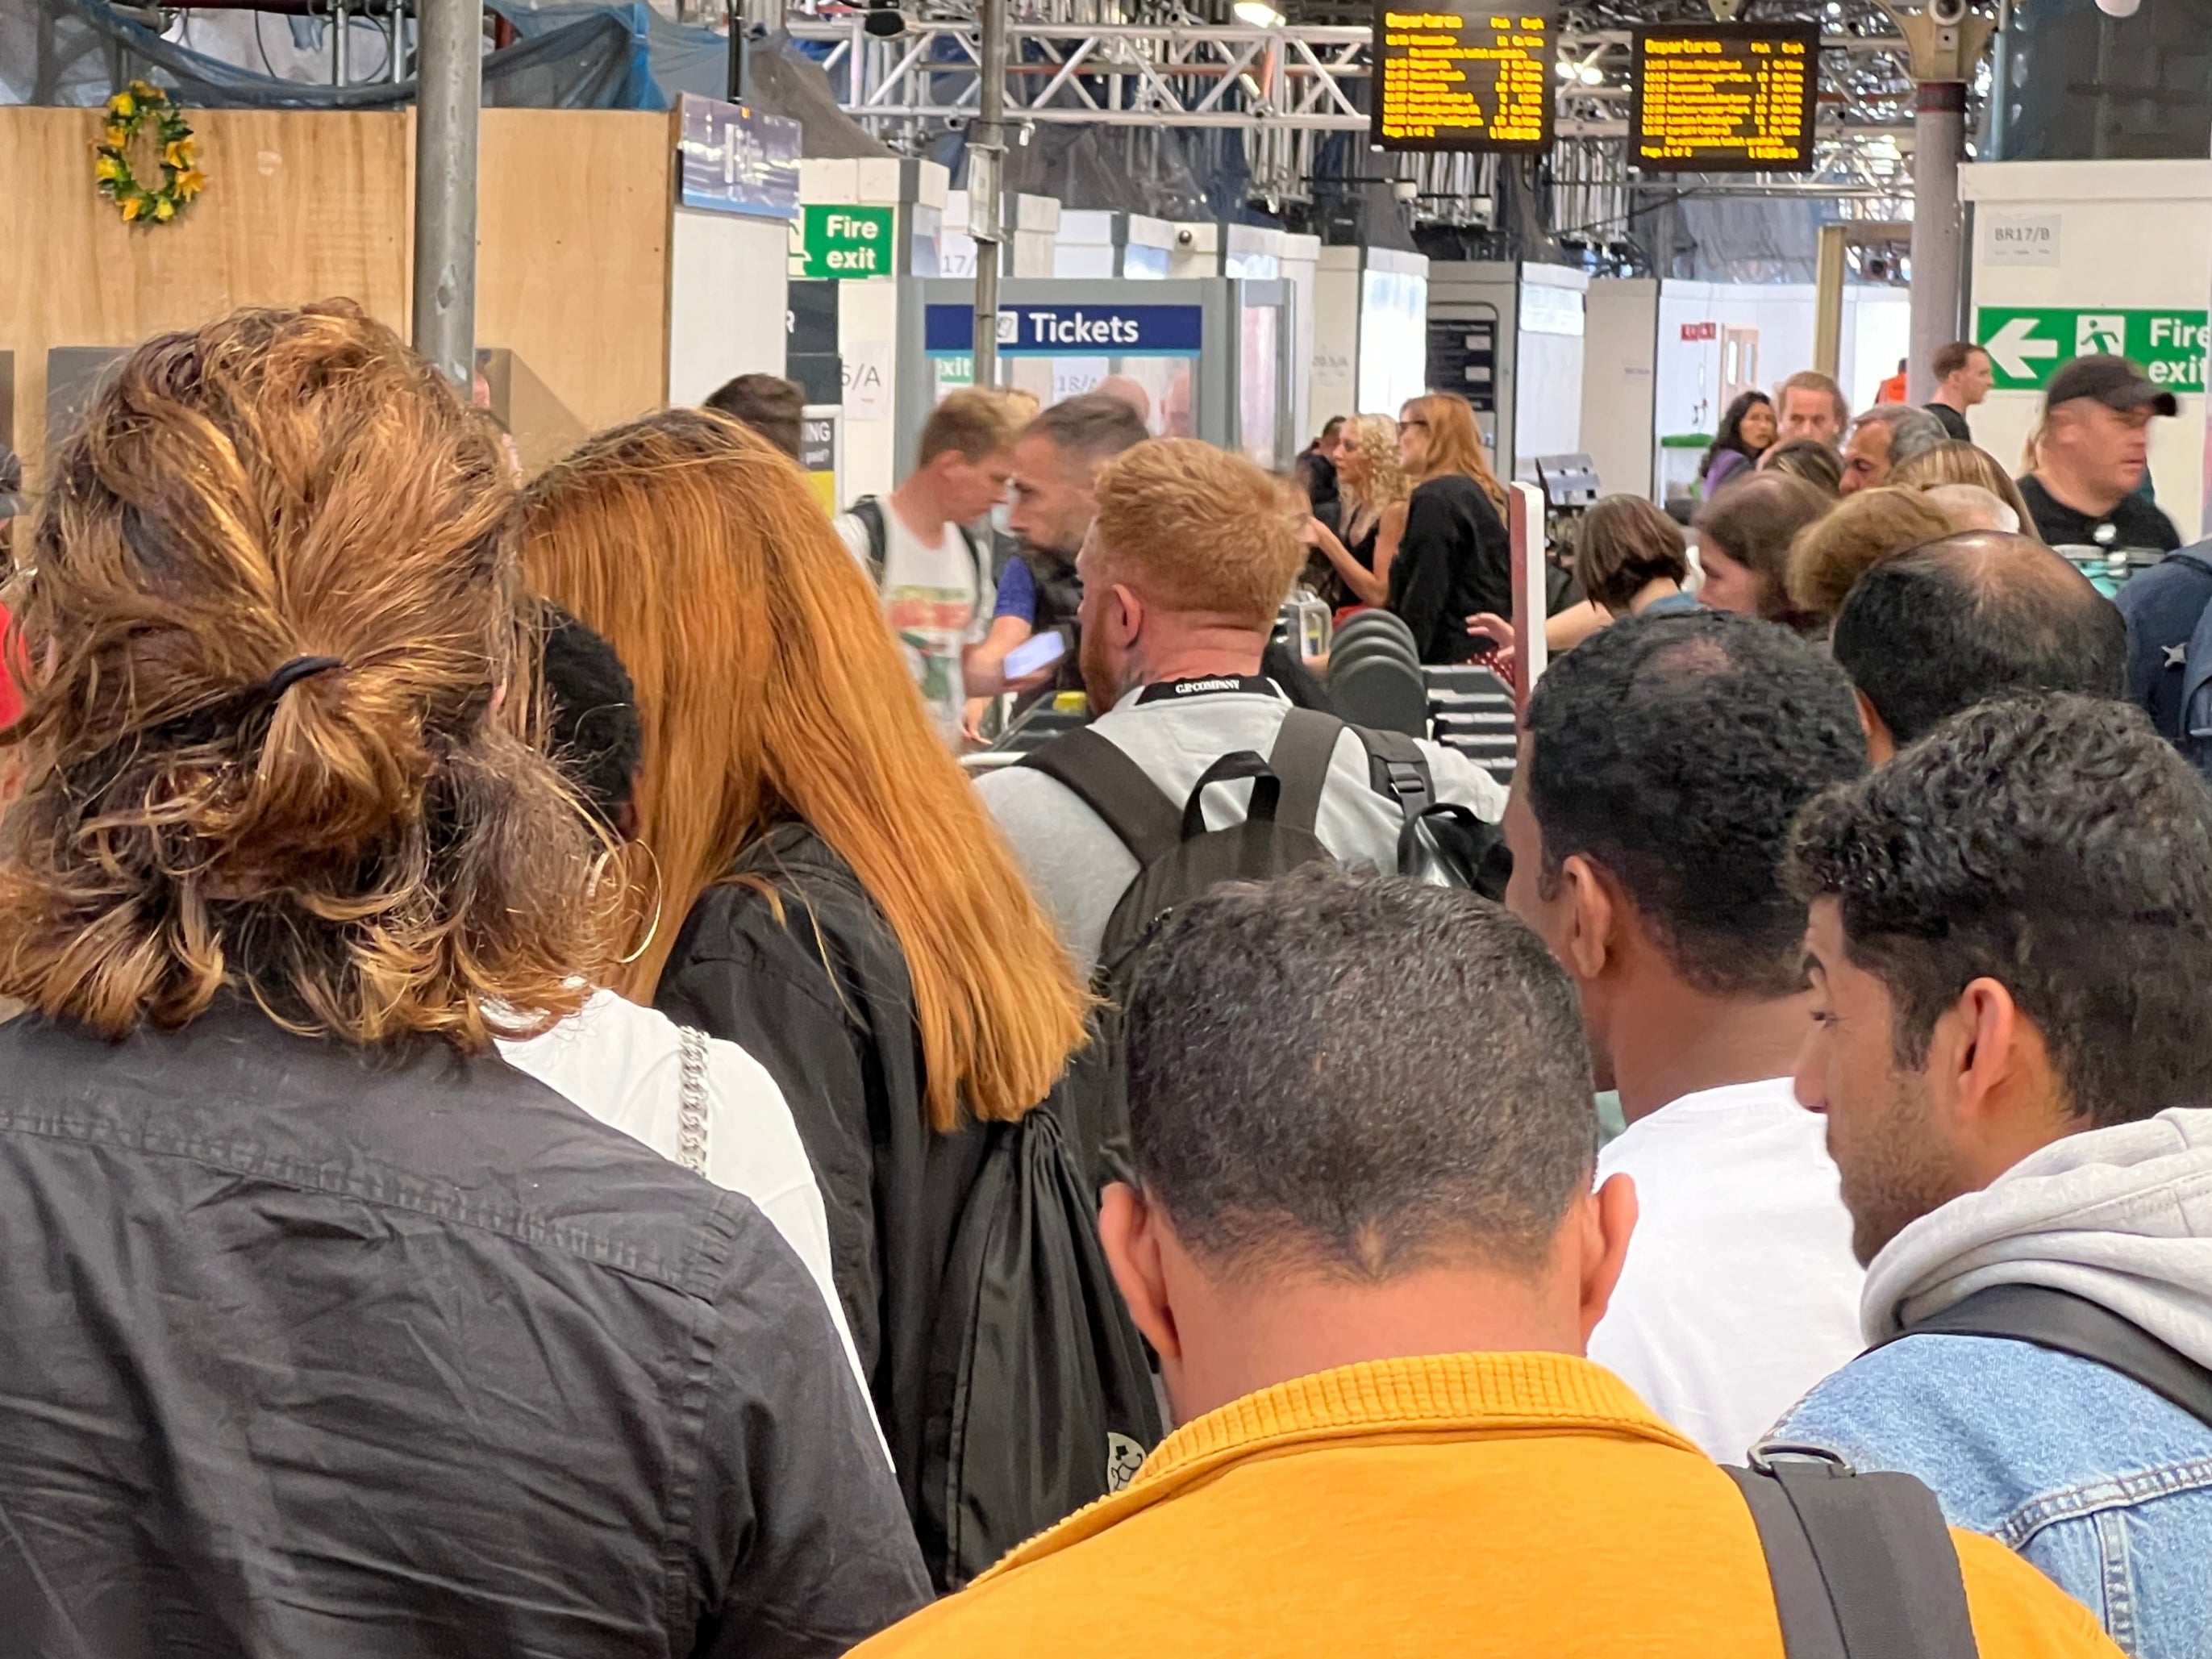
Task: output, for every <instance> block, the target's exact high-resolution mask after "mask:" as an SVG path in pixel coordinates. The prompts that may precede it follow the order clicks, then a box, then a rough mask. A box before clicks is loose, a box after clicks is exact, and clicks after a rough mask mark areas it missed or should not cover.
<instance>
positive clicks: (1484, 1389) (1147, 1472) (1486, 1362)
mask: <svg viewBox="0 0 2212 1659" xmlns="http://www.w3.org/2000/svg"><path fill="white" fill-rule="evenodd" d="M1530 1429H1544V1430H1552V1431H1556V1432H1560V1433H1566V1434H1574V1433H1583V1434H1619V1435H1629V1436H1633V1437H1636V1438H1638V1439H1644V1440H1653V1441H1656V1442H1658V1443H1660V1444H1662V1445H1665V1446H1672V1447H1674V1448H1675V1449H1677V1450H1680V1451H1686V1452H1690V1453H1692V1454H1694V1455H1700V1456H1702V1455H1703V1454H1702V1453H1699V1451H1698V1448H1697V1445H1696V1443H1694V1442H1692V1441H1691V1440H1689V1439H1687V1438H1686V1437H1684V1436H1683V1435H1681V1434H1680V1433H1679V1432H1678V1431H1675V1430H1674V1429H1672V1428H1670V1427H1668V1425H1666V1424H1665V1423H1662V1422H1661V1421H1660V1420H1659V1419H1658V1418H1656V1417H1655V1416H1654V1415H1652V1413H1651V1409H1650V1407H1648V1406H1646V1405H1645V1404H1644V1402H1643V1401H1641V1400H1639V1399H1638V1398H1637V1397H1636V1394H1635V1392H1634V1390H1632V1389H1630V1388H1629V1386H1628V1385H1627V1384H1626V1383H1623V1382H1622V1381H1621V1380H1620V1378H1619V1377H1617V1376H1614V1375H1613V1373H1612V1372H1611V1371H1609V1370H1606V1369H1605V1368H1604V1367H1603V1366H1601V1365H1595V1364H1591V1363H1590V1362H1589V1360H1587V1359H1583V1358H1577V1357H1576V1356H1574V1355H1572V1354H1564V1353H1449V1354H1429V1355H1425V1356H1422V1357H1420V1358H1410V1359H1380V1360H1368V1361H1364V1362H1363V1363H1361V1364H1357V1365H1340V1366H1339V1367H1338V1368H1337V1369H1336V1370H1332V1371H1321V1372H1317V1373H1316V1374H1315V1375H1314V1376H1301V1377H1296V1378H1293V1379H1292V1380H1291V1381H1290V1382H1288V1383H1276V1384H1275V1385H1274V1386H1273V1388H1268V1389H1261V1390H1260V1392H1259V1393H1257V1394H1248V1395H1245V1396H1244V1397H1243V1399H1241V1400H1232V1401H1230V1402H1229V1404H1227V1405H1226V1406H1223V1407H1220V1408H1219V1409H1218V1410H1215V1411H1211V1412H1208V1413H1206V1415H1205V1416H1203V1417H1201V1418H1198V1419H1195V1420H1194V1421H1192V1422H1189V1423H1186V1424H1184V1425H1183V1426H1182V1427H1181V1428H1179V1429H1177V1430H1176V1431H1175V1432H1174V1433H1173V1434H1171V1435H1170V1436H1169V1437H1167V1438H1166V1439H1165V1440H1164V1441H1162V1442H1161V1443H1160V1444H1159V1446H1158V1448H1157V1449H1155V1450H1154V1451H1153V1453H1152V1455H1151V1456H1150V1457H1148V1458H1146V1460H1145V1466H1144V1468H1141V1469H1139V1470H1138V1471H1137V1475H1136V1478H1135V1479H1134V1480H1132V1481H1131V1482H1130V1483H1129V1484H1128V1485H1127V1486H1125V1487H1123V1488H1122V1489H1121V1491H1120V1492H1115V1493H1113V1494H1111V1495H1110V1496H1109V1497H1105V1498H1100V1499H1099V1500H1098V1501H1097V1503H1095V1504H1091V1505H1090V1506H1089V1507H1088V1508H1085V1509H1083V1510H1079V1511H1078V1512H1077V1513H1075V1514H1074V1515H1072V1516H1069V1517H1068V1518H1067V1519H1066V1520H1065V1521H1063V1522H1060V1525H1058V1526H1056V1527H1054V1528H1051V1529H1050V1530H1049V1531H1047V1532H1042V1533H1040V1534H1037V1536H1036V1537H1035V1538H1032V1539H1031V1540H1030V1541H1029V1542H1028V1543H1026V1544H1024V1545H1022V1546H1021V1547H1019V1548H1018V1549H1015V1550H1012V1551H1010V1552H1009V1553H1007V1555H1006V1558H1005V1559H1003V1560H1001V1561H1000V1563H999V1564H998V1565H996V1566H994V1567H993V1568H992V1569H991V1571H989V1572H987V1573H986V1574H984V1575H983V1577H982V1578H979V1579H978V1580H977V1581H976V1582H977V1583H982V1582H984V1580H985V1579H988V1578H992V1577H996V1576H997V1575H999V1574H1000V1573H1003V1572H1007V1571H1012V1569H1014V1568H1015V1567H1018V1566H1024V1565H1027V1564H1028V1563H1030V1562H1031V1561H1035V1560H1038V1559H1042V1558H1043V1557H1045V1556H1048V1555H1056V1554H1058V1553H1060V1551H1062V1550H1064V1549H1066V1548H1068V1547H1071V1546H1072V1545H1075V1544H1079V1543H1080V1542H1082V1541H1084V1540H1085V1539H1086V1538H1091V1537H1094V1536H1096V1535H1097V1534H1099V1533H1102V1532H1103V1531H1105V1530H1106V1528H1109V1527H1110V1526H1113V1525H1114V1524H1115V1522H1119V1521H1122V1520H1125V1519H1127V1517H1128V1516H1131V1515H1133V1514H1135V1513H1136V1512H1137V1511H1138V1510H1142V1509H1146V1508H1149V1507H1150V1506H1151V1505H1152V1504H1157V1503H1160V1502H1163V1501H1164V1500H1165V1499H1167V1498H1171V1497H1173V1496H1174V1495H1175V1494H1176V1492H1180V1491H1182V1489H1183V1488H1185V1487H1187V1486H1190V1485H1192V1484H1193V1483H1194V1482H1195V1481H1197V1480H1201V1479H1203V1478H1204V1477H1205V1476H1206V1475H1209V1474H1213V1473H1214V1472H1215V1471H1216V1470H1218V1469H1220V1468H1224V1467H1225V1466H1227V1465H1229V1464H1231V1463H1235V1462H1241V1461H1243V1459H1245V1458H1248V1457H1255V1456H1260V1455H1265V1454H1269V1453H1276V1452H1282V1451H1286V1450H1291V1449H1297V1448H1300V1447H1304V1446H1310V1445H1315V1444H1320V1443H1344V1442H1346V1441H1353V1440H1360V1439H1367V1438H1375V1437H1383V1436H1389V1437H1394V1438H1402V1437H1405V1436H1407V1435H1433V1436H1436V1437H1438V1438H1440V1439H1461V1438H1465V1437H1470V1436H1474V1435H1482V1434H1492V1433H1497V1432H1500V1431H1512V1430H1530Z"/></svg>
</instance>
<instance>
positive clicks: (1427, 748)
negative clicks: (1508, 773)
mask: <svg viewBox="0 0 2212 1659" xmlns="http://www.w3.org/2000/svg"><path fill="white" fill-rule="evenodd" d="M1416 742H1417V743H1418V744H1419V747H1420V750H1421V754H1422V756H1423V757H1424V758H1425V759H1426V760H1427V761H1428V763H1429V776H1430V778H1431V780H1432V781H1434V782H1435V784H1436V787H1437V799H1438V800H1440V801H1443V802H1444V803H1445V804H1447V805H1453V806H1468V807H1472V808H1474V815H1475V817H1479V818H1482V819H1484V820H1486V822H1488V823H1498V822H1499V821H1500V820H1502V819H1503V818H1504V816H1505V788H1504V785H1502V784H1501V783H1499V782H1498V780H1497V779H1496V778H1493V777H1492V776H1491V775H1490V774H1489V773H1488V772H1486V771H1485V770H1484V769H1482V768H1481V767H1480V766H1477V765H1476V764H1475V763H1474V762H1473V761H1471V760H1469V759H1468V757H1466V756H1465V755H1462V754H1461V753H1460V752H1459V750H1456V749H1453V748H1450V747H1449V746H1448V745H1446V744H1441V743H1437V742H1436V741H1434V740H1433V739H1431V738H1417V739H1416Z"/></svg>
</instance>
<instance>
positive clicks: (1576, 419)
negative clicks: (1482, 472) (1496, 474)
mask: <svg viewBox="0 0 2212 1659" xmlns="http://www.w3.org/2000/svg"><path fill="white" fill-rule="evenodd" d="M1588 290H1589V275H1588V274H1587V273H1586V272H1583V271H1580V270H1569V269H1568V268H1567V267H1565V266H1564V265H1545V264H1519V263H1516V262H1513V261H1506V260H1470V261H1449V262H1439V263H1437V264H1434V265H1432V266H1431V268H1430V270H1429V287H1428V315H1427V328H1426V337H1425V348H1426V364H1425V367H1426V370H1427V377H1428V380H1429V382H1430V383H1431V385H1433V386H1435V387H1436V388H1437V390H1438V391H1444V392H1460V393H1461V394H1462V395H1463V396H1464V397H1466V398H1468V401H1469V402H1471V403H1472V404H1474V410H1475V417H1476V420H1477V422H1478V423H1479V424H1480V426H1481V428H1482V431H1483V436H1484V439H1485V441H1486V442H1487V443H1488V445H1489V446H1490V450H1491V453H1492V456H1493V458H1494V459H1495V460H1496V463H1497V465H1498V471H1500V472H1501V473H1504V474H1508V475H1511V474H1516V473H1521V472H1524V471H1527V470H1528V469H1529V468H1530V467H1532V466H1533V465H1534V463H1535V459H1536V457H1538V456H1539V455H1569V454H1575V453H1579V452H1580V451H1581V450H1582V448H1583V441H1582V409H1583V331H1584V327H1585V319H1584V314H1583V300H1584V296H1585V295H1586V294H1587V293H1588ZM1601 478H1602V475H1601ZM1607 488H1608V489H1609V488H1611V485H1610V483H1607Z"/></svg>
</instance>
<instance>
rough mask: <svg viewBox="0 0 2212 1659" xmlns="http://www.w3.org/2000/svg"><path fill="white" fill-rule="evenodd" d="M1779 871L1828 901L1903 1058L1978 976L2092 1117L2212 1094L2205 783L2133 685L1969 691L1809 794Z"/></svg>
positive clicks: (1915, 1063) (2210, 821)
mask: <svg viewBox="0 0 2212 1659" xmlns="http://www.w3.org/2000/svg"><path fill="white" fill-rule="evenodd" d="M1790 881H1791V884H1792V886H1793V888H1794V890H1796V892H1797V893H1798V894H1799V895H1800V896H1802V897H1803V898H1804V899H1805V900H1806V901H1807V902H1811V901H1813V900H1814V899H1820V898H1834V899H1837V900H1838V901H1839V902H1840V903H1841V906H1842V911H1843V917H1842V920H1843V928H1844V947H1845V949H1846V951H1848V952H1849V955H1850V960H1851V961H1852V963H1855V964H1856V965H1857V966H1859V967H1861V968H1863V969H1866V970H1867V971H1868V972H1869V973H1871V974H1873V975H1875V977H1876V978H1878V979H1880V980H1881V981H1882V983H1883V985H1884V986H1886V987H1887V989H1888V991H1889V994H1890V996H1891V998H1892V1000H1893V1002H1894V1004H1895V1009H1894V1016H1893V1018H1894V1029H1893V1040H1894V1042H1895V1045H1896V1050H1897V1063H1898V1065H1899V1066H1902V1067H1905V1068H1907V1069H1913V1070H1917V1069H1918V1068H1919V1067H1921V1066H1924V1065H1925V1064H1926V1063H1927V1059H1928V1047H1929V1038H1930V1036H1932V1034H1933V1032H1934V1030H1935V1028H1936V1020H1937V1019H1938V1018H1941V1017H1942V1012H1943V1011H1944V1010H1945V1009H1947V1008H1948V1007H1950V1006H1952V1005H1953V1004H1954V1002H1955V1001H1956V1000H1958V997H1959V994H1960V992H1961V991H1963V990H1965V989H1966V987H1967V986H1968V985H1969V984H1970V983H1972V981H1975V980H1977V979H1983V978H1987V979H1993V980H1996V981H1997V982H1998V983H1999V984H2001V985H2002V986H2003V987H2005V989H2006V990H2008V992H2010V993H2011V994H2012V998H2013V1000H2014V1001H2015V1002H2016V1003H2017V1004H2018V1005H2019V1006H2020V1008H2021V1012H2023V1013H2025V1014H2026V1015H2027V1018H2029V1019H2031V1020H2033V1022H2034V1023H2035V1026H2036V1029H2037V1030H2039V1032H2040V1033H2041V1034H2042V1036H2043V1041H2044V1043H2045V1047H2046V1048H2047V1049H2048V1050H2049V1052H2050V1055H2051V1066H2052V1068H2053V1070H2054V1071H2056V1073H2057V1076H2058V1079H2059V1081H2060V1083H2061V1085H2063V1087H2064V1089H2065V1091H2066V1096H2067V1101H2068V1103H2069V1105H2070V1107H2071V1108H2072V1109H2073V1110H2074V1112H2075V1114H2076V1115H2079V1116H2081V1117H2084V1118H2087V1119H2088V1120H2089V1121H2090V1122H2091V1123H2093V1124H2097V1125H2104V1124H2110V1123H2124V1122H2128V1121H2133V1120H2136V1119H2138V1118H2144V1117H2148V1116H2150V1115H2153V1114H2154V1113H2156V1112H2159V1111H2162V1110H2164V1109H2166V1108H2167V1107H2169V1106H2185V1105H2204V1104H2208V1103H2212V1042H2208V1041H2207V1040H2206V1033H2207V1032H2208V1030H2212V791H2208V790H2207V789H2206V787H2205V786H2204V782H2203V780H2202V779H2200V778H2199V777H2198V776H2197V774H2196V772H2195V770H2194V769H2191V766H2190V765H2189V763H2187V762H2186V761H2185V760H2184V759H2183V758H2182V757H2181V756H2180V755H2179V753H2177V752H2176V751H2175V750H2173V749H2172V747H2170V746H2169V745H2168V744H2166V742H2165V741H2164V740H2163V739H2162V738H2160V737H2159V735H2158V733H2157V732H2155V731H2154V730H2153V729H2152V727H2151V725H2150V723H2149V721H2148V720H2146V719H2145V718H2144V717H2143V715H2142V712H2141V711H2140V710H2138V709H2136V708H2134V707H2133V706H2132V705H2130V704H2127V703H2122V702H2113V701H2111V700H2108V699H2106V698H2101V697H2084V696H2074V695H2057V696H2045V697H2035V698H2015V699H2012V700H2008V701H2005V702H1990V703H1984V704H1983V705H1982V706H1981V707H1979V708H1972V709H1970V710H1968V711H1967V712H1966V713H1965V714H1960V715H1959V716H1957V717H1956V718H1955V719H1953V720H1948V721H1946V722H1945V723H1944V724H1943V725H1942V726H1938V727H1937V728H1936V731H1935V732H1934V733H1933V734H1932V735H1931V736H1929V738H1925V739H1924V740H1923V741H1922V742H1920V743H1917V744H1913V745H1912V746H1911V748H1909V749H1907V750H1904V751H1903V752H1902V753H1901V754H1899V756H1898V757H1897V758H1896V759H1895V760H1894V761H1893V762H1892V763H1890V764H1888V765H1887V766H1885V767H1883V768H1882V769H1881V770H1880V771H1877V772H1875V773H1874V774H1873V775H1870V776H1869V777H1867V778H1864V779H1863V780H1861V781H1858V782H1857V783H1854V784H1850V785H1846V786H1844V787H1840V788H1838V789H1834V790H1832V791H1830V792H1829V793H1826V794H1825V795H1823V796H1822V797H1821V798H1820V799H1819V800H1817V801H1815V802H1814V804H1813V805H1811V806H1809V807H1808V808H1807V809H1806V811H1805V813H1804V815H1803V817H1802V818H1801V819H1800V820H1799V822H1798V824H1797V829H1796V836H1795V839H1794V843H1793V845H1792V848H1791V852H1790Z"/></svg>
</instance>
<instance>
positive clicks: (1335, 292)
mask: <svg viewBox="0 0 2212 1659" xmlns="http://www.w3.org/2000/svg"><path fill="white" fill-rule="evenodd" d="M1359 254H1360V250H1359V249H1358V248H1356V247H1325V248H1323V249H1322V250H1321V254H1320V257H1319V258H1318V259H1317V260H1316V262H1315V266H1314V345H1313V356H1312V359H1311V362H1312V364H1313V373H1312V374H1311V375H1310V377H1309V378H1308V380H1307V381H1306V408H1307V409H1308V410H1309V411H1310V413H1309V415H1308V417H1307V418H1308V420H1309V422H1310V423H1311V424H1314V425H1319V424H1320V423H1321V422H1323V421H1327V420H1328V419H1329V418H1331V417H1332V416H1337V415H1360V414H1370V413H1384V412H1387V413H1389V414H1392V415H1395V414H1396V413H1397V412H1398V411H1397V410H1395V409H1394V410H1388V411H1383V410H1362V409H1361V408H1359V406H1358V392H1359V377H1358V369H1359Z"/></svg>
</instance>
